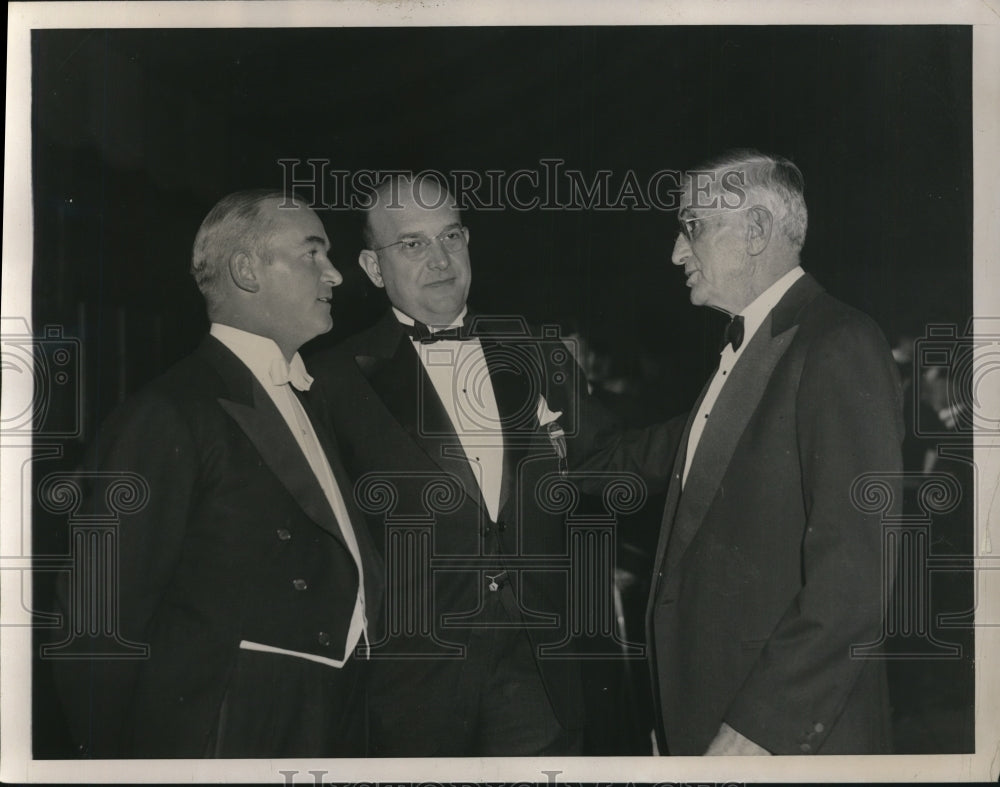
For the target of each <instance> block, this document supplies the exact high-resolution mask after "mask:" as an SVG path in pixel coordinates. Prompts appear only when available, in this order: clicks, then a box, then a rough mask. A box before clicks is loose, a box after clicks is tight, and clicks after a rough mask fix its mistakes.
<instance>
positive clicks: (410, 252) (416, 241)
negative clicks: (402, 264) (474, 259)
mask: <svg viewBox="0 0 1000 787" xmlns="http://www.w3.org/2000/svg"><path fill="white" fill-rule="evenodd" d="M435 241H437V242H438V243H440V244H441V248H443V249H444V250H445V251H447V252H452V253H454V252H457V251H462V250H463V249H464V248H465V247H466V246H467V245H468V244H467V241H466V239H465V227H463V226H458V227H449V228H448V229H446V230H445V231H444V232H442V233H441V234H440V235H436V236H434V237H433V238H428V237H427V236H426V235H409V236H407V237H405V238H403V239H402V240H397V241H396V242H395V243H387V244H386V245H385V246H379V247H378V248H377V249H372V251H382V250H383V249H388V248H391V247H393V246H399V253H400V254H402V255H403V256H404V257H406V258H407V259H410V260H421V259H423V258H424V257H426V256H427V254H428V253H429V252H430V249H431V244H432V243H434V242H435Z"/></svg>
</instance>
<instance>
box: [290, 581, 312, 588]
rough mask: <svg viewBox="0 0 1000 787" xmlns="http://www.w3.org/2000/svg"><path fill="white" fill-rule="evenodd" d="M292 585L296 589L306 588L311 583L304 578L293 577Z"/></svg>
mask: <svg viewBox="0 0 1000 787" xmlns="http://www.w3.org/2000/svg"><path fill="white" fill-rule="evenodd" d="M292 587H293V588H295V589H296V590H305V589H306V588H307V587H309V584H308V583H307V582H306V581H305V580H304V579H293V580H292Z"/></svg>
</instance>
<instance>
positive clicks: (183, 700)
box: [52, 190, 382, 758]
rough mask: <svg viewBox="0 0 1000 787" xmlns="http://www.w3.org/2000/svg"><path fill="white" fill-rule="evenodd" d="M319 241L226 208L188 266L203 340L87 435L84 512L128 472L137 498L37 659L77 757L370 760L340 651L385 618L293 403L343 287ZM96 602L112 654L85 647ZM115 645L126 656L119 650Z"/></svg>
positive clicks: (338, 473) (305, 418)
mask: <svg viewBox="0 0 1000 787" xmlns="http://www.w3.org/2000/svg"><path fill="white" fill-rule="evenodd" d="M329 247H330V242H329V240H328V239H327V235H326V232H325V230H324V228H323V224H322V222H321V221H320V220H319V218H318V217H317V215H316V214H315V213H314V212H313V211H312V210H310V209H309V208H307V207H305V206H304V205H302V204H301V203H297V202H296V201H295V200H294V199H292V198H291V197H290V196H286V195H283V194H282V193H280V192H272V191H266V190H257V191H246V192H237V193H235V194H230V195H229V196H227V197H225V198H223V199H222V200H221V201H220V202H219V203H218V204H217V205H216V206H215V207H214V208H213V209H212V210H211V211H210V212H209V214H208V216H207V217H206V218H205V220H204V221H203V222H202V225H201V228H200V229H199V230H198V234H197V236H196V238H195V243H194V251H193V257H192V263H191V272H192V274H193V275H194V278H195V281H196V282H197V284H198V287H199V289H200V290H201V292H202V294H203V295H204V297H205V301H206V305H207V309H208V316H209V318H210V320H211V322H212V326H211V330H210V334H209V335H208V336H206V337H205V339H204V340H203V342H202V343H201V345H200V346H199V347H198V348H197V349H196V350H195V351H194V352H193V353H192V354H191V355H190V356H188V357H187V358H185V359H183V360H182V361H180V362H179V363H178V364H177V365H175V366H174V367H173V368H172V369H170V370H169V371H167V372H166V374H164V375H163V376H162V377H160V378H158V379H157V380H155V381H154V382H153V383H151V384H150V385H149V386H148V387H146V388H145V389H144V390H143V391H141V392H140V393H139V394H138V395H136V396H135V397H134V398H133V399H131V400H129V401H128V402H126V403H125V404H124V405H123V406H122V407H120V408H119V409H118V410H117V411H116V412H115V413H114V414H113V415H112V417H111V418H110V419H109V420H108V421H107V423H106V424H105V425H104V426H103V427H102V428H101V429H100V430H99V431H98V433H97V435H96V437H95V439H94V441H93V442H94V446H95V450H94V452H93V458H91V459H88V460H87V461H86V462H84V465H83V467H82V468H81V470H82V471H83V476H84V478H85V479H87V480H89V481H90V482H91V486H90V488H89V490H88V494H87V498H86V500H85V502H84V503H83V505H82V511H83V512H84V513H86V514H91V515H101V514H102V513H104V511H105V507H106V505H108V504H107V503H106V500H107V499H108V498H107V495H106V492H107V489H106V483H107V479H109V478H115V477H118V476H121V474H123V473H124V474H127V477H128V478H130V479H132V481H131V483H134V484H135V485H136V499H135V502H136V505H134V506H132V507H131V509H132V510H130V511H129V512H127V513H123V514H122V515H121V518H120V522H119V524H118V527H117V528H116V532H115V538H116V541H115V550H117V558H118V560H119V562H120V568H119V572H118V580H119V581H118V583H117V585H116V586H115V587H113V588H111V589H110V591H109V590H108V589H106V588H105V587H104V583H106V582H107V581H108V580H107V577H106V574H105V573H104V571H103V570H101V569H100V568H98V569H92V568H91V567H90V565H89V564H86V563H85V564H84V567H83V572H84V573H83V575H82V576H80V575H79V574H76V575H74V576H72V577H69V576H68V575H63V577H62V580H61V581H60V584H59V593H58V596H59V599H60V605H61V609H62V612H63V613H64V615H65V617H66V619H67V620H68V622H69V624H70V625H69V627H68V631H67V632H66V634H67V636H70V639H69V641H67V642H63V643H61V644H60V645H57V646H56V647H55V648H54V649H53V654H52V655H53V661H52V664H53V667H54V669H55V671H56V679H57V684H58V686H59V688H60V693H61V696H62V699H63V701H64V704H65V706H66V710H67V715H68V716H69V721H70V725H71V728H72V735H73V741H74V746H75V753H77V754H79V755H82V756H85V757H89V758H104V757H157V758H166V757H184V758H191V757H240V758H243V757H269V758H273V757H329V756H364V754H365V733H366V730H365V724H364V710H365V708H364V685H365V681H364V671H365V668H366V667H367V663H366V662H365V661H363V660H359V659H358V658H357V656H356V655H355V652H354V651H355V647H356V646H357V645H359V644H361V645H364V643H365V641H366V640H367V639H368V631H369V628H370V627H371V626H373V625H374V623H375V615H376V614H377V611H378V609H380V607H381V588H382V578H381V562H380V561H379V560H378V559H377V556H376V552H375V549H374V545H373V544H372V542H371V539H370V536H369V534H368V531H367V528H366V527H365V525H364V518H363V515H362V514H361V512H360V511H359V510H358V508H357V506H356V505H355V503H354V498H353V496H352V494H351V492H352V485H351V483H350V481H349V480H348V478H347V475H346V474H345V472H344V469H343V467H342V466H341V463H340V458H339V456H338V451H337V447H336V445H335V444H334V443H333V442H332V441H330V440H329V439H328V437H327V435H326V434H325V432H324V431H323V430H320V429H317V428H316V427H315V426H314V423H313V420H312V417H311V415H310V413H309V411H308V408H307V407H305V406H304V403H303V402H302V401H301V399H300V394H301V392H302V391H304V390H306V389H308V388H309V386H310V384H311V378H310V377H309V375H308V374H307V373H306V370H305V366H304V365H303V363H302V359H301V358H300V357H299V354H298V348H299V346H300V345H302V344H303V343H304V342H306V341H308V340H309V339H312V338H313V337H314V336H317V335H319V334H322V333H325V332H326V331H328V330H330V327H331V325H332V321H331V317H330V294H331V290H332V288H333V287H336V286H337V285H339V284H340V282H341V276H340V273H338V272H337V270H336V269H335V268H334V267H333V265H332V264H331V262H330V260H329V259H328V258H327V252H328V249H329ZM123 483H124V481H123ZM144 495H146V496H147V498H148V499H143V496H144ZM104 515H105V516H106V514H104ZM77 570H78V571H79V570H80V569H77ZM107 592H111V593H112V596H111V598H110V599H104V600H103V601H102V602H101V603H102V604H109V603H113V604H114V605H116V610H117V616H116V615H115V614H114V613H113V612H105V613H104V614H105V615H107V619H108V620H109V621H113V622H115V623H117V628H116V630H115V632H114V635H115V636H116V637H117V638H118V643H117V647H112V648H110V649H109V648H108V645H109V642H108V641H107V639H105V638H101V637H95V636H90V637H87V636H81V634H83V635H86V634H87V633H88V629H89V628H90V627H89V626H87V625H85V623H86V620H85V618H84V617H83V616H84V615H85V614H86V609H87V607H88V606H89V605H90V604H92V603H96V602H94V601H93V599H97V598H103V596H101V595H100V594H102V593H107ZM74 632H75V634H76V638H75V639H74V638H73V637H72V636H71V635H72V634H73V633H74ZM89 633H91V634H92V633H93V632H92V631H91V632H89ZM122 642H126V643H131V644H132V649H131V655H132V658H115V656H116V655H118V656H120V655H122V651H123V650H125V647H124V646H123V645H122ZM111 644H115V643H111ZM143 647H144V648H145V649H146V652H145V654H144V655H143V656H142V657H139V656H140V655H141V648H143ZM81 651H82V652H81ZM69 656H73V658H69Z"/></svg>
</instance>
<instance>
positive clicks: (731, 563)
mask: <svg viewBox="0 0 1000 787" xmlns="http://www.w3.org/2000/svg"><path fill="white" fill-rule="evenodd" d="M706 388H707V386H706ZM704 395H705V394H704V392H703V393H702V397H704ZM699 404H700V401H699ZM697 409H698V404H696V405H695V407H694V410H693V411H692V415H691V418H693V417H694V413H696V412H697ZM690 428H691V425H690V421H689V423H688V425H687V427H686V431H685V433H684V435H683V437H682V439H681V446H680V449H679V450H678V452H677V456H676V461H675V464H674V470H673V475H672V478H671V482H670V486H669V490H668V495H667V503H666V510H665V512H664V518H663V526H662V529H661V536H660V540H659V544H658V548H657V552H656V556H655V572H656V573H655V575H654V578H653V579H654V582H653V587H652V591H651V595H650V601H649V608H648V613H649V614H648V624H649V627H650V631H649V637H650V640H649V641H650V642H651V643H652V644H653V651H652V653H653V657H654V662H653V666H654V668H655V669H654V680H655V683H656V686H657V697H656V698H657V701H658V707H659V712H660V715H661V721H662V730H661V733H665V743H666V746H667V749H668V750H669V752H670V753H671V754H681V755H698V754H703V753H704V752H705V750H706V749H707V747H708V745H709V743H710V742H711V740H712V738H713V737H714V735H715V733H716V732H717V731H718V729H719V727H720V725H721V723H722V722H724V721H725V722H727V723H728V724H729V725H730V726H732V727H733V728H734V729H736V730H737V731H738V732H740V733H741V734H743V735H745V736H746V737H748V738H750V739H751V740H752V741H754V742H756V743H757V744H759V745H761V746H763V747H764V748H766V749H768V750H769V751H771V752H772V753H776V754H807V753H819V754H844V753H855V754H861V753H874V752H882V751H886V750H887V748H888V746H889V730H888V714H889V708H888V704H887V698H886V687H885V672H884V662H883V661H881V660H879V659H878V658H868V659H865V658H861V657H852V652H851V648H852V646H854V645H858V646H863V645H866V644H870V643H877V642H878V641H879V639H880V633H881V631H882V621H883V604H884V600H885V594H886V588H888V586H889V583H890V582H891V568H888V567H887V568H883V563H884V554H885V553H884V551H883V541H882V526H881V521H880V513H879V512H878V511H873V510H872V509H873V506H871V505H869V504H870V503H871V502H872V499H871V498H869V499H867V500H865V499H863V498H864V497H865V495H864V493H862V492H860V488H855V487H854V484H855V481H856V480H859V479H861V477H862V476H863V475H864V474H866V473H880V474H886V475H887V476H892V474H894V473H896V474H898V472H899V471H900V470H901V466H902V463H901V443H902V436H903V425H902V406H901V395H900V390H899V385H898V380H897V375H896V371H895V367H894V364H893V361H892V357H891V355H890V353H889V349H888V346H887V345H886V343H885V340H884V338H883V336H882V334H881V332H880V331H879V329H878V328H877V327H876V325H875V324H874V323H873V322H872V321H871V320H870V319H869V318H867V317H866V316H864V315H863V314H861V313H859V312H857V311H855V310H853V309H851V308H849V307H847V306H846V305H844V304H842V303H840V302H838V301H837V300H835V299H834V298H832V297H831V296H830V295H828V294H826V293H825V292H824V291H823V289H822V288H821V287H820V286H819V285H818V284H817V283H816V281H815V280H814V279H813V278H812V277H811V276H809V275H806V276H803V277H802V278H801V279H800V280H799V281H798V282H796V283H795V284H794V285H793V286H792V287H791V289H789V291H788V292H787V293H786V294H785V296H784V297H783V298H782V299H781V301H780V302H779V303H778V304H777V305H776V306H775V308H774V309H773V310H772V312H771V313H770V315H769V316H768V317H767V318H766V320H765V321H764V323H763V324H762V325H761V327H760V329H759V330H758V331H757V333H756V334H755V335H754V336H753V338H752V339H751V340H750V342H749V344H748V346H747V347H746V348H745V350H744V352H743V355H742V356H741V357H740V359H739V360H738V361H737V363H736V365H735V367H734V368H733V370H732V372H731V378H730V379H729V380H728V381H727V382H726V384H725V386H724V387H723V389H722V391H721V393H720V395H719V398H718V400H717V401H716V403H715V406H714V407H713V409H712V413H711V417H710V418H709V419H708V421H707V423H706V425H705V430H704V433H703V434H702V437H701V441H700V443H699V444H698V446H697V450H696V452H695V454H694V457H693V461H692V463H691V466H690V471H689V475H688V478H687V483H686V484H685V485H684V489H683V492H682V491H681V474H682V473H683V468H684V460H685V456H686V451H687V440H688V434H689V433H690ZM886 484H887V488H889V489H891V490H892V491H893V492H894V494H895V500H897V501H898V500H899V490H898V489H895V486H896V481H894V480H892V479H891V478H890V479H889V480H888V481H887V482H886ZM869 494H870V493H869ZM877 496H878V495H876V497H877Z"/></svg>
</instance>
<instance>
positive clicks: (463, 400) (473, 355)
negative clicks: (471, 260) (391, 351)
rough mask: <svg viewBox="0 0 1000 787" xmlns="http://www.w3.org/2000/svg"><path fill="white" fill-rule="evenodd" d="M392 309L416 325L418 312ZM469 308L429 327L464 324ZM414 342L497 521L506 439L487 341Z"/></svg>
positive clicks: (400, 316)
mask: <svg viewBox="0 0 1000 787" xmlns="http://www.w3.org/2000/svg"><path fill="white" fill-rule="evenodd" d="M392 310H393V312H394V313H395V315H396V319H397V320H399V321H400V322H401V323H403V324H404V325H413V324H414V320H413V318H412V317H410V316H409V315H407V314H404V313H403V312H401V311H400V310H399V309H397V308H396V307H395V306H393V307H392ZM466 311H467V310H466V309H462V313H461V314H460V315H458V317H457V318H456V319H455V321H454V322H453V323H452V324H451V325H444V326H433V327H431V326H428V328H429V329H430V331H431V333H436V332H437V331H439V330H446V329H448V328H455V327H458V326H461V325H462V324H463V321H464V320H465V314H466ZM410 341H412V342H413V347H414V349H415V350H416V351H417V357H419V358H420V363H422V364H423V366H424V370H425V371H426V372H427V376H428V377H429V378H430V381H431V384H432V385H433V386H434V390H435V391H436V392H437V395H438V397H440V399H441V403H442V404H443V405H444V409H445V412H447V413H448V418H449V419H450V420H451V424H452V426H453V427H454V429H455V433H456V434H457V435H458V439H459V442H461V444H462V450H464V451H465V456H466V458H467V459H468V462H469V466H470V467H471V468H472V475H473V476H475V479H476V482H477V483H478V484H479V491H480V492H481V493H482V496H483V502H484V503H485V504H486V510H487V511H488V512H489V515H490V519H492V520H493V521H494V522H496V520H497V517H498V516H499V514H500V483H501V481H502V480H503V448H504V442H503V430H502V429H501V428H500V411H499V410H498V409H497V400H496V396H495V395H494V393H493V382H492V381H491V380H490V375H489V373H488V367H487V365H486V356H485V355H483V346H482V344H481V343H480V341H479V339H467V340H465V341H453V340H450V339H444V340H441V341H437V342H434V343H433V344H422V343H421V342H420V341H418V340H416V339H412V338H411V340H410Z"/></svg>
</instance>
